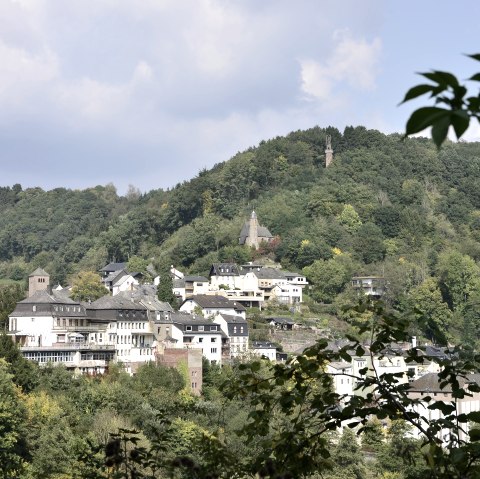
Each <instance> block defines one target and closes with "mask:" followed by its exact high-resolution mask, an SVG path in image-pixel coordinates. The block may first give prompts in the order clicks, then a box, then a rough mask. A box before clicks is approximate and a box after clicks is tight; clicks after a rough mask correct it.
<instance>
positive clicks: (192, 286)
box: [173, 275, 210, 301]
mask: <svg viewBox="0 0 480 479" xmlns="http://www.w3.org/2000/svg"><path fill="white" fill-rule="evenodd" d="M209 286H210V285H209V282H208V278H205V277H204V276H191V275H186V276H184V277H183V278H178V279H177V278H175V279H173V294H174V295H175V296H176V297H177V298H179V299H181V300H182V301H185V299H186V298H190V297H191V296H194V295H196V294H206V293H208V291H209Z"/></svg>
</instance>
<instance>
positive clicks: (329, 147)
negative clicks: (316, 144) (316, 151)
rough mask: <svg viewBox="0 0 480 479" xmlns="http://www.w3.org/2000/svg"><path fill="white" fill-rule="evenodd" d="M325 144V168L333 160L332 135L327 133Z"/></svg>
mask: <svg viewBox="0 0 480 479" xmlns="http://www.w3.org/2000/svg"><path fill="white" fill-rule="evenodd" d="M325 144H326V148H325V168H328V167H329V166H330V163H332V161H333V150H332V135H327V137H326V139H325Z"/></svg>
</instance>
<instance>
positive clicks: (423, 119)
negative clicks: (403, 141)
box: [405, 106, 450, 136]
mask: <svg viewBox="0 0 480 479" xmlns="http://www.w3.org/2000/svg"><path fill="white" fill-rule="evenodd" d="M448 115H450V111H449V110H446V109H444V108H438V107H435V106H427V107H424V108H419V109H418V110H415V111H414V112H413V113H412V114H411V116H410V118H409V119H408V121H407V126H406V132H405V135H406V136H407V135H411V134H413V133H418V132H420V131H423V130H425V128H428V127H429V126H432V125H433V124H434V123H435V122H436V121H438V120H439V119H440V118H441V117H444V116H448Z"/></svg>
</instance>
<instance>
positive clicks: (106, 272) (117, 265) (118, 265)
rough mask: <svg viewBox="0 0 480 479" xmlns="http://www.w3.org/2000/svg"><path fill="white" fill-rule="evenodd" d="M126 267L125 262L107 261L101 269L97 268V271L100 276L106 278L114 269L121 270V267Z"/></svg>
mask: <svg viewBox="0 0 480 479" xmlns="http://www.w3.org/2000/svg"><path fill="white" fill-rule="evenodd" d="M126 268H127V263H108V264H107V265H106V266H104V267H103V268H102V269H100V270H99V273H100V274H101V276H102V277H104V278H106V277H107V276H108V275H109V274H111V273H115V271H121V270H122V269H126Z"/></svg>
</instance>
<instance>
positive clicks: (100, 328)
mask: <svg viewBox="0 0 480 479" xmlns="http://www.w3.org/2000/svg"><path fill="white" fill-rule="evenodd" d="M52 329H53V330H54V331H75V332H78V333H81V332H84V333H96V332H105V331H106V330H107V325H106V324H105V325H103V324H102V325H100V326H99V325H97V324H90V325H89V326H54V327H53V328H52Z"/></svg>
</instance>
